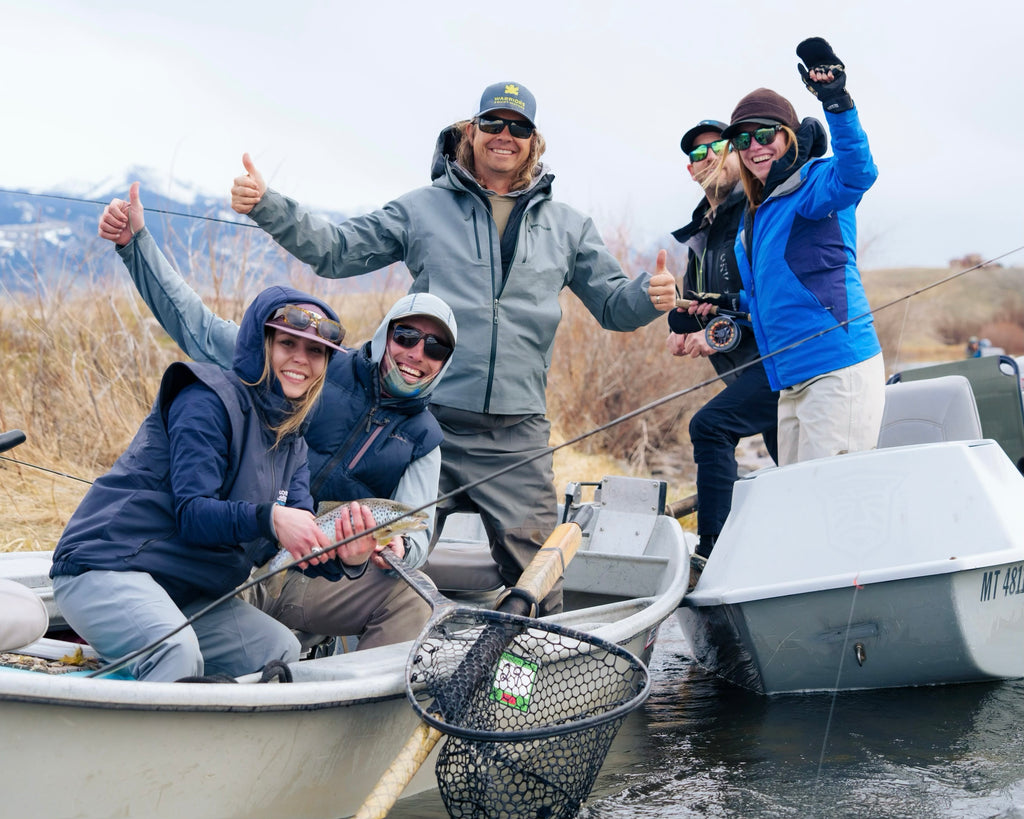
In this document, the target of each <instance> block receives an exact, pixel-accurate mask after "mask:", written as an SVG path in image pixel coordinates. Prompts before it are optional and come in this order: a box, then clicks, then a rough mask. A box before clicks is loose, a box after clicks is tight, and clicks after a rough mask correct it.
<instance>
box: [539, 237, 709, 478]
mask: <svg viewBox="0 0 1024 819" xmlns="http://www.w3.org/2000/svg"><path fill="white" fill-rule="evenodd" d="M610 246H611V247H612V248H613V252H616V250H617V249H618V250H619V253H618V255H619V260H620V262H621V263H622V264H623V267H624V268H625V269H626V271H627V273H628V274H630V275H635V274H636V273H637V272H638V271H639V270H640V269H646V270H653V269H654V264H653V260H652V259H650V258H649V257H648V258H645V257H643V256H642V255H639V254H633V253H627V252H625V251H623V250H622V248H621V247H620V246H619V245H618V244H616V243H613V244H611V245H610ZM670 269H672V270H673V272H675V271H677V270H680V268H679V266H678V262H677V261H673V262H672V263H670ZM561 304H562V311H563V318H562V322H561V324H560V325H559V329H558V334H557V336H556V339H555V347H554V352H553V356H552V363H551V370H550V373H549V378H548V414H549V417H550V418H551V421H552V426H553V428H554V431H555V436H556V438H558V439H559V440H566V439H568V438H572V437H575V436H576V435H579V434H580V433H582V432H585V431H587V430H591V429H594V428H597V427H600V426H604V425H605V424H607V423H608V422H610V421H612V420H614V419H616V418H618V417H620V416H622V415H626V414H627V413H630V412H632V411H634V410H636V409H638V408H640V407H643V406H645V405H647V404H649V403H651V402H653V401H655V400H657V399H659V398H661V397H663V396H665V395H668V394H670V393H674V392H677V391H679V390H682V389H685V388H687V387H689V386H692V385H695V384H699V383H701V382H702V381H704V380H706V379H708V378H713V377H714V371H713V370H712V369H711V367H710V365H708V364H707V363H706V362H701V363H698V362H691V361H690V360H689V359H687V360H686V361H685V362H684V361H683V360H682V359H677V358H674V357H673V356H671V355H670V354H669V352H668V350H667V349H666V347H665V338H666V336H667V335H668V325H667V323H666V321H665V320H664V319H657V320H655V321H654V322H653V323H652V324H650V325H648V326H646V327H642V328H640V329H639V330H636V331H635V332H632V333H614V332H608V331H605V330H603V329H602V328H601V327H600V325H598V324H597V322H596V320H595V319H594V318H593V316H591V315H590V313H589V312H588V311H587V309H586V308H585V307H584V306H583V304H582V303H581V302H580V301H579V299H577V298H576V297H575V296H574V295H572V294H571V293H570V292H568V291H566V292H564V293H563V294H562V297H561ZM713 389H714V388H712V390H708V389H704V390H698V391H697V392H694V393H690V394H688V395H684V396H681V397H679V398H677V399H675V400H673V401H671V402H668V403H666V404H663V405H662V406H659V407H657V408H654V409H652V410H650V411H648V412H646V413H644V414H643V415H641V416H639V417H637V418H634V419H631V420H629V421H626V422H624V423H622V424H618V425H616V426H614V427H612V428H611V429H609V430H606V431H604V432H601V433H599V434H597V435H594V436H593V437H591V438H589V439H587V440H585V441H582V442H581V443H580V444H579V445H578V446H579V447H580V448H581V449H582V450H583V451H585V452H590V453H607V454H609V455H611V456H612V457H613V458H617V459H621V460H623V461H626V462H628V463H629V464H630V466H631V467H632V468H633V469H634V470H635V471H636V472H639V473H646V472H649V471H650V468H651V466H652V463H654V462H657V461H660V460H663V459H664V453H665V452H666V451H668V453H669V457H680V450H681V449H685V451H686V453H687V454H686V455H685V456H684V457H685V459H686V460H688V459H689V433H688V430H687V427H688V424H689V418H690V416H691V415H692V414H693V412H694V411H695V410H696V409H697V408H699V407H700V406H701V405H703V403H704V402H705V401H707V400H708V398H710V397H711V395H712V394H713Z"/></svg>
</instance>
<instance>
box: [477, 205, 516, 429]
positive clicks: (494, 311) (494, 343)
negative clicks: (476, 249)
mask: <svg viewBox="0 0 1024 819" xmlns="http://www.w3.org/2000/svg"><path fill="white" fill-rule="evenodd" d="M475 212H476V211H475V210H474V213H475ZM493 224H494V220H493V219H489V220H488V222H487V245H488V247H490V248H491V292H492V293H494V292H495V291H497V293H498V295H497V296H495V297H494V298H492V299H491V355H490V361H489V363H488V365H487V389H486V390H484V412H485V413H487V412H490V411H491V389H492V388H493V386H494V366H495V355H496V354H497V351H498V298H499V297H500V295H501V290H500V288H495V283H494V275H495V270H494V236H493V235H492V233H491V225H493ZM498 267H499V269H500V267H501V255H500V249H499V256H498ZM509 272H511V268H510V269H509Z"/></svg>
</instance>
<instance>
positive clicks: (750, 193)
mask: <svg viewBox="0 0 1024 819" xmlns="http://www.w3.org/2000/svg"><path fill="white" fill-rule="evenodd" d="M779 130H780V131H782V133H784V134H785V135H786V147H785V149H784V150H783V152H782V155H783V156H785V155H786V153H787V152H788V151H789V149H790V148H791V147H792V146H793V145H795V144H796V132H794V131H793V129H792V128H790V127H789V126H788V125H781V124H780V125H779ZM719 163H720V164H724V163H725V155H723V156H722V158H721V159H719ZM795 163H796V157H793V161H792V162H791V163H790V165H791V166H792V165H793V164H795ZM740 181H741V182H742V183H743V191H744V193H746V194H747V202H749V203H750V207H751V209H752V210H757V209H758V207H760V205H761V203H762V202H763V201H764V183H763V182H762V181H761V180H760V179H758V178H757V177H756V176H754V175H753V174H752V173H751V172H750V171H749V170H748V169H747V166H746V165H744V164H743V158H742V157H741V158H740Z"/></svg>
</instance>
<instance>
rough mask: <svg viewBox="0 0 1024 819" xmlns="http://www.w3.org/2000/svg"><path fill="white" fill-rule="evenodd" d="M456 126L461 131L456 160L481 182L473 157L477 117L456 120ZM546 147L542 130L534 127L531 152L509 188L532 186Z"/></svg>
mask: <svg viewBox="0 0 1024 819" xmlns="http://www.w3.org/2000/svg"><path fill="white" fill-rule="evenodd" d="M454 127H455V128H457V129H458V131H459V144H458V145H456V146H455V161H456V162H458V163H459V164H460V165H461V166H462V167H463V168H465V169H466V170H467V171H469V172H470V173H471V174H473V178H474V179H476V180H477V181H478V182H479V181H480V179H479V177H478V176H477V175H476V162H475V161H474V159H473V135H474V134H475V133H476V119H464V120H461V121H460V122H456V123H455V125H454ZM546 149H547V143H545V142H544V137H543V136H542V135H541V133H540V131H538V130H537V129H536V128H534V129H533V136H531V137H530V153H529V154H528V155H527V157H526V159H525V160H523V164H522V167H521V168H520V169H519V173H518V174H517V175H516V178H515V179H514V180H512V184H511V185H510V186H509V190H512V191H518V190H522V189H523V188H528V187H529V186H530V183H531V182H533V178H534V177H535V176H536V175H537V166H538V165H539V164H540V158H541V155H542V154H543V153H544V151H545V150H546Z"/></svg>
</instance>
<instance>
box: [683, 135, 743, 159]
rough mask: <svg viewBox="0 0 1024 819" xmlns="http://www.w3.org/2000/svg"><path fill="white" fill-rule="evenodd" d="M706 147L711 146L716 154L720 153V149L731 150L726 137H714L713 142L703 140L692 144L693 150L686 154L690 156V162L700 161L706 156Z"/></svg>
mask: <svg viewBox="0 0 1024 819" xmlns="http://www.w3.org/2000/svg"><path fill="white" fill-rule="evenodd" d="M708 148H711V150H712V151H714V152H715V153H716V154H721V153H722V151H725V150H729V151H731V150H732V146H731V145H729V140H727V139H716V140H715V141H714V142H705V143H703V144H701V145H694V146H693V150H692V151H690V153H689V154H687V156H689V157H690V162H701V161H703V160H705V159H707V157H708Z"/></svg>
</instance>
